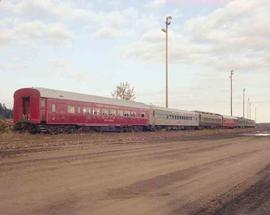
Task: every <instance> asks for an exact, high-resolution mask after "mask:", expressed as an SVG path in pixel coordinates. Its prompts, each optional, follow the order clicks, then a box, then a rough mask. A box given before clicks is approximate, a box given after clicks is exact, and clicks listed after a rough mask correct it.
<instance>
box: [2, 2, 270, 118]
mask: <svg viewBox="0 0 270 215" xmlns="http://www.w3.org/2000/svg"><path fill="white" fill-rule="evenodd" d="M269 11H270V1H269V0H232V1H230V0H148V1H147V0H140V1H138V0H110V1H108V0H73V1H72V0H65V1H64V0H63V1H57V0H55V1H53V0H49V1H46V0H18V1H16V0H14V1H13V0H1V1H0V74H1V79H0V101H1V102H5V103H6V104H7V106H9V107H12V103H13V93H14V91H15V90H16V89H18V88H21V87H32V86H37V87H47V88H53V89H60V90H68V91H74V92H80V93H87V94H93V95H100V96H111V92H112V91H113V89H114V87H115V86H116V85H117V84H118V83H119V82H121V81H128V82H129V83H130V84H131V85H132V86H134V87H135V91H136V96H137V99H136V100H137V101H142V102H145V103H148V104H150V103H152V104H155V105H161V106H164V104H165V83H164V77H165V71H164V56H165V49H164V48H165V43H164V42H165V35H164V33H163V32H162V31H161V28H163V27H164V18H165V17H166V15H171V16H172V17H173V20H172V24H171V26H170V29H169V52H170V54H169V58H170V65H169V106H170V107H174V108H180V109H185V110H205V111H211V112H217V113H221V114H229V113H230V97H229V96H230V85H229V84H230V81H229V72H230V70H231V69H233V70H234V71H235V73H234V95H233V102H234V105H233V106H234V115H242V89H243V88H246V94H247V98H248V97H250V99H251V102H252V117H254V108H255V107H257V121H259V122H266V121H270V114H269V110H270V90H269V89H270V72H269V67H270V51H269V50H270V49H269V47H270V42H269V41H270V14H269Z"/></svg>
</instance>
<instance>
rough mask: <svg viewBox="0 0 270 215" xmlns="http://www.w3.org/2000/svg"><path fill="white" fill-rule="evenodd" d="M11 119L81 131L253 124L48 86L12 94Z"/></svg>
mask: <svg viewBox="0 0 270 215" xmlns="http://www.w3.org/2000/svg"><path fill="white" fill-rule="evenodd" d="M13 120H14V123H15V124H16V128H17V129H18V130H25V129H26V130H30V131H31V132H33V133H53V132H72V131H74V130H81V131H90V130H94V131H119V132H121V131H156V130H179V129H204V128H212V129H213V128H231V129H232V128H251V127H255V126H256V123H255V121H253V120H250V119H246V118H243V117H231V116H225V115H221V114H217V113H209V112H203V111H186V110H179V109H172V108H163V107H158V106H154V105H147V104H145V103H141V102H135V101H125V100H120V99H115V98H106V97H101V96H94V95H86V94H80V93H74V92H68V91H62V90H54V89H47V88H21V89H18V90H16V91H15V93H14V106H13Z"/></svg>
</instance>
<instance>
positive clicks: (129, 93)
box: [112, 82, 136, 101]
mask: <svg viewBox="0 0 270 215" xmlns="http://www.w3.org/2000/svg"><path fill="white" fill-rule="evenodd" d="M112 97H114V98H117V99H123V100H131V101H133V100H135V99H136V97H135V91H134V87H131V86H130V84H129V83H128V82H121V83H120V84H119V85H118V86H116V88H115V90H114V91H113V92H112Z"/></svg>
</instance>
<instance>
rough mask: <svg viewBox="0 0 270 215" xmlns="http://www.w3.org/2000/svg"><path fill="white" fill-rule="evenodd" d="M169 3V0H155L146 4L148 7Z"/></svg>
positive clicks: (157, 6)
mask: <svg viewBox="0 0 270 215" xmlns="http://www.w3.org/2000/svg"><path fill="white" fill-rule="evenodd" d="M166 3H167V0H153V1H151V2H150V3H148V4H147V5H146V7H152V8H159V7H162V6H164V5H165V4H166Z"/></svg>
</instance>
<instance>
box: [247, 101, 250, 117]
mask: <svg viewBox="0 0 270 215" xmlns="http://www.w3.org/2000/svg"><path fill="white" fill-rule="evenodd" d="M249 100H250V99H249V98H248V101H247V119H249Z"/></svg>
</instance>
